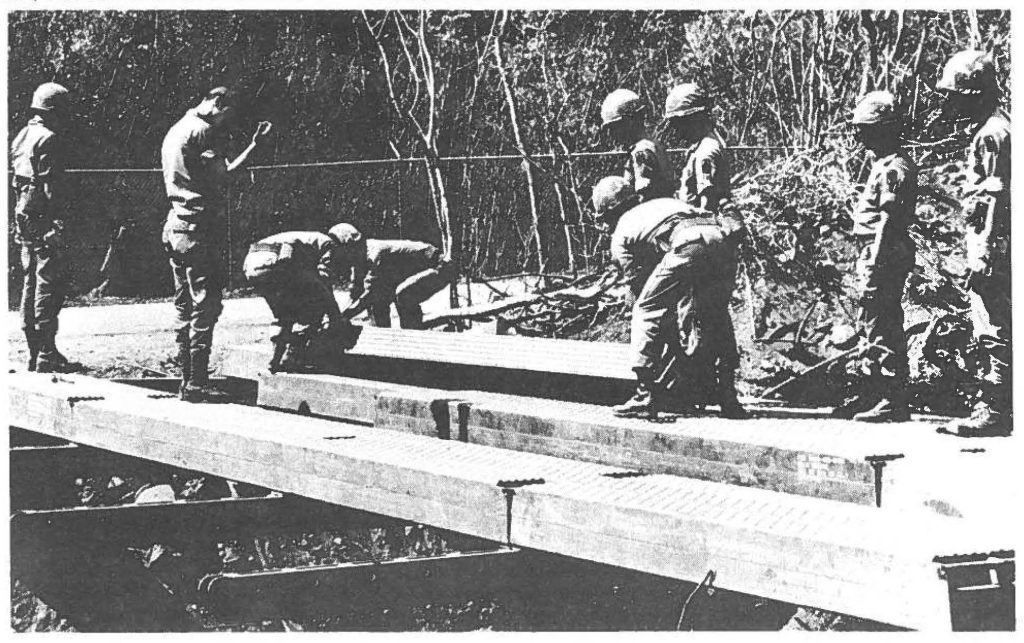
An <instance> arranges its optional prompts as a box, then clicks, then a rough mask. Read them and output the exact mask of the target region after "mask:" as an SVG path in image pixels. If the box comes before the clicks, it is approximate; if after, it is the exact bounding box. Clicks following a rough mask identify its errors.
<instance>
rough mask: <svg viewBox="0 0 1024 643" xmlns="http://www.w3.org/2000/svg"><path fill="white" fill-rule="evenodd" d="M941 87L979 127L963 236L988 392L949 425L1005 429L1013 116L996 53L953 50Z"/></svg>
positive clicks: (1008, 423)
mask: <svg viewBox="0 0 1024 643" xmlns="http://www.w3.org/2000/svg"><path fill="white" fill-rule="evenodd" d="M936 88H937V89H939V90H940V91H942V92H945V94H946V96H947V101H946V106H945V110H944V112H945V113H946V114H948V115H949V116H951V117H953V118H958V117H960V118H962V117H966V118H967V119H969V120H970V122H971V125H972V127H973V128H974V136H973V138H972V139H971V144H970V147H968V150H967V178H968V185H967V189H966V191H965V194H964V209H965V210H966V214H967V229H966V230H965V231H964V242H965V245H966V250H967V262H968V263H967V267H968V269H970V271H971V273H970V280H969V281H968V288H969V299H970V306H971V320H972V323H973V327H974V336H975V338H976V339H977V341H978V343H979V344H980V345H981V347H982V349H983V351H984V353H985V362H986V363H985V364H984V370H985V372H984V374H983V381H982V388H981V399H980V400H978V402H977V403H976V404H975V405H974V409H973V411H972V413H971V417H970V418H969V419H965V420H956V421H954V422H952V423H951V424H950V426H949V427H947V428H948V429H949V430H950V431H952V432H954V433H957V434H959V435H963V436H980V435H999V434H1006V433H1009V432H1011V431H1012V429H1013V418H1012V413H1013V399H1012V398H1013V385H1012V381H1011V375H1012V374H1013V373H1012V369H1011V368H1010V364H1011V350H1012V345H1013V339H1012V326H1013V324H1012V316H1011V307H1010V306H1011V303H1010V294H1011V292H1012V291H1011V287H1010V286H1011V282H1010V156H1011V155H1010V117H1009V115H1008V114H1007V113H1006V111H1005V110H1004V109H1003V108H1002V107H1000V106H999V100H1000V92H999V86H998V84H997V83H996V73H995V66H994V64H993V61H992V56H991V54H986V53H984V52H981V51H961V52H960V53H958V54H956V55H954V56H953V57H952V58H950V60H949V62H948V63H946V67H945V69H943V72H942V77H941V78H940V79H939V82H937V83H936Z"/></svg>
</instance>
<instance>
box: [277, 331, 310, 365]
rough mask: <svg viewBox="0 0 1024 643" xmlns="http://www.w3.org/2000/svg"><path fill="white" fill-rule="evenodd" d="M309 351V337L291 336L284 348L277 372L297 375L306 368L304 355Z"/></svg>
mask: <svg viewBox="0 0 1024 643" xmlns="http://www.w3.org/2000/svg"><path fill="white" fill-rule="evenodd" d="M308 349H309V337H307V336H304V335H298V334H296V335H292V337H291V338H290V339H289V340H288V342H287V344H285V347H284V353H283V354H282V355H281V362H280V364H279V365H278V370H279V371H283V372H285V373H299V372H302V371H304V370H306V369H307V368H308V366H307V364H306V353H307V352H308Z"/></svg>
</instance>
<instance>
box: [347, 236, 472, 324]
mask: <svg viewBox="0 0 1024 643" xmlns="http://www.w3.org/2000/svg"><path fill="white" fill-rule="evenodd" d="M343 227H344V228H345V229H346V230H345V231H344V232H342V231H341V230H340V229H341V228H343ZM335 228H337V229H339V233H338V239H339V240H341V242H342V245H343V246H344V256H345V258H346V261H348V262H349V265H350V266H351V289H350V291H349V294H350V296H351V303H350V304H349V306H348V307H347V308H346V309H345V310H344V311H342V318H343V319H344V320H346V321H347V320H350V319H352V318H353V317H355V316H356V315H358V314H359V313H361V312H363V311H364V310H369V313H370V323H371V324H373V325H374V326H377V327H381V328H390V327H391V303H392V302H394V304H395V307H396V308H397V309H398V321H399V324H400V325H401V327H402V328H410V329H414V330H416V329H422V328H423V310H422V309H421V308H420V304H422V303H423V302H424V301H426V300H427V299H429V298H430V297H431V296H433V295H434V294H436V293H437V292H439V291H440V290H441V289H443V288H444V287H445V286H447V285H448V284H450V283H451V282H452V280H453V279H454V278H455V268H454V266H453V265H452V263H451V261H449V260H448V259H446V258H445V257H444V255H442V254H441V251H440V250H438V249H437V248H436V247H434V246H432V245H430V244H429V243H423V242H421V241H404V240H388V239H364V238H363V235H362V233H360V232H359V231H358V230H356V229H355V228H354V227H352V226H350V225H347V224H339V225H338V226H335ZM333 229H334V228H332V230H333Z"/></svg>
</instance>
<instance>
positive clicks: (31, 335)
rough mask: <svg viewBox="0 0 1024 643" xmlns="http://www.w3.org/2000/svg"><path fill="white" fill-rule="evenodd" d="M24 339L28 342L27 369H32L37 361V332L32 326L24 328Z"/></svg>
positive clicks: (34, 368)
mask: <svg viewBox="0 0 1024 643" xmlns="http://www.w3.org/2000/svg"><path fill="white" fill-rule="evenodd" d="M25 341H26V342H27V343H28V370H30V371H34V370H36V364H38V362H39V332H38V331H36V330H35V329H34V328H26V329H25Z"/></svg>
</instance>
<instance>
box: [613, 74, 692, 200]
mask: <svg viewBox="0 0 1024 643" xmlns="http://www.w3.org/2000/svg"><path fill="white" fill-rule="evenodd" d="M643 110H644V106H643V103H641V102H640V97H639V96H637V95H636V94H635V93H634V92H631V91H630V90H628V89H616V90H615V91H613V92H612V93H611V94H608V96H607V97H606V98H605V99H604V103H603V104H602V105H601V127H602V129H605V130H607V131H608V133H609V134H610V136H611V137H612V140H613V141H615V144H616V145H618V146H620V147H621V148H622V149H623V150H624V151H625V152H627V153H628V154H629V158H628V160H627V161H626V168H625V171H624V172H623V177H624V178H625V179H626V181H628V182H629V185H630V187H631V188H632V189H633V192H634V193H635V194H636V195H637V196H638V198H639V200H640V201H650V200H651V199H658V198H663V197H672V196H674V195H675V191H676V188H677V186H678V185H679V182H678V180H677V179H676V174H675V170H674V169H673V168H672V162H671V161H669V158H668V154H667V153H666V152H665V148H664V147H663V146H662V145H661V143H659V142H658V141H656V140H654V139H652V138H650V137H649V136H648V134H647V128H646V126H645V125H644V116H643Z"/></svg>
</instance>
